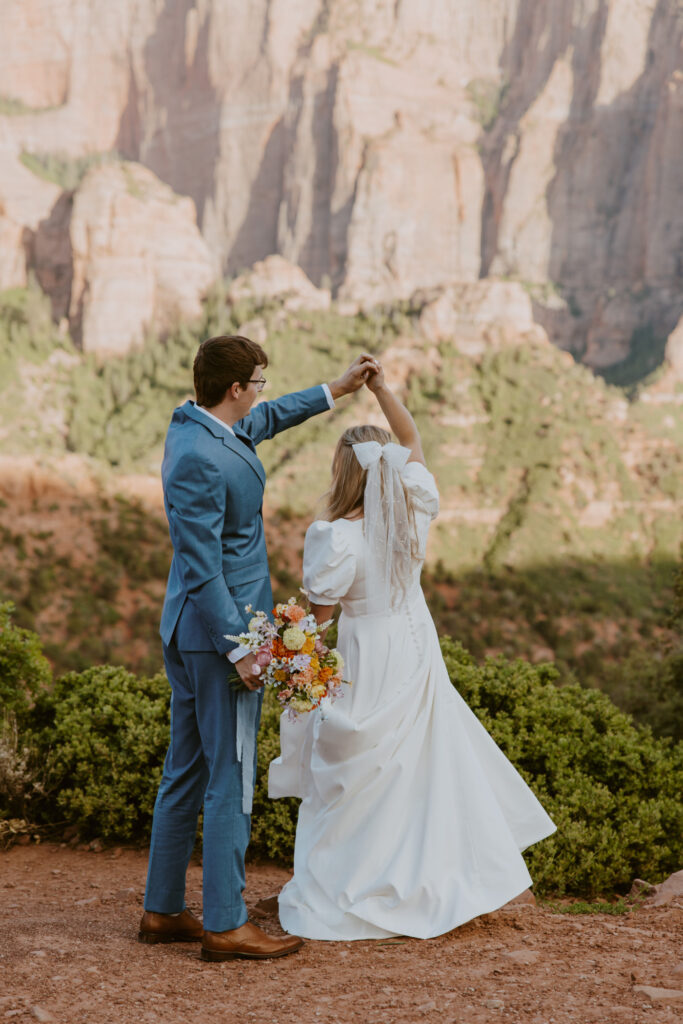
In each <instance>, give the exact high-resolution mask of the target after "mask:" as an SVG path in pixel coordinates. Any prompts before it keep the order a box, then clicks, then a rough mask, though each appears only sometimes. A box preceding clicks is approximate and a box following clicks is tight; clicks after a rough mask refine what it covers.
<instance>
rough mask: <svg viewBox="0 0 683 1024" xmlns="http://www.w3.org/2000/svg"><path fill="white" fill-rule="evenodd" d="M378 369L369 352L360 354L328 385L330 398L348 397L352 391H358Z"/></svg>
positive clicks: (378, 366)
mask: <svg viewBox="0 0 683 1024" xmlns="http://www.w3.org/2000/svg"><path fill="white" fill-rule="evenodd" d="M379 369H380V365H379V363H378V362H377V360H376V359H375V357H374V356H373V355H370V353H369V352H361V354H360V355H359V356H358V357H357V358H356V359H354V361H353V362H352V363H351V365H350V366H349V368H348V370H346V371H345V372H344V373H343V374H342V375H341V377H338V378H337V379H336V380H334V381H332V382H331V383H330V384H329V388H330V391H331V393H332V397H333V398H335V399H336V398H341V396H342V395H350V394H352V393H353V392H354V391H358V389H359V388H360V387H362V386H363V384H365V383H366V381H367V380H368V378H369V377H371V376H372V375H373V374H376V373H377V371H378V370H379Z"/></svg>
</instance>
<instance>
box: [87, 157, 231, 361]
mask: <svg viewBox="0 0 683 1024" xmlns="http://www.w3.org/2000/svg"><path fill="white" fill-rule="evenodd" d="M69 234H70V241H71V247H72V251H73V283H72V287H71V297H70V306H69V315H70V320H71V323H72V325H73V328H74V331H75V334H76V337H77V338H78V337H81V338H82V341H83V347H84V348H85V349H96V350H97V352H98V353H100V354H110V355H111V354H117V353H120V352H122V351H126V349H128V348H129V347H130V345H131V344H134V343H135V342H140V341H142V340H143V338H144V334H145V331H146V330H147V329H148V328H149V327H150V326H151V325H154V326H155V327H157V328H162V329H163V328H164V327H165V326H167V325H168V324H169V323H171V322H173V320H174V319H176V318H177V317H188V318H190V319H191V318H193V317H196V316H198V315H199V313H200V310H201V302H200V300H201V298H202V296H203V294H204V293H205V292H206V290H207V288H208V287H209V285H210V284H211V282H212V281H213V279H214V268H213V265H212V261H211V255H210V253H209V250H208V248H207V245H206V242H205V241H204V240H203V238H202V237H201V235H200V234H199V231H198V229H197V227H196V223H195V211H194V204H193V202H192V200H191V199H187V198H183V199H181V198H179V197H178V196H176V195H175V194H174V193H173V192H172V191H171V189H170V188H169V187H168V186H167V185H164V184H162V182H160V181H159V180H158V178H156V177H155V175H153V174H152V173H151V171H148V170H147V169H146V168H144V167H140V166H139V165H137V164H111V165H105V166H102V167H99V168H96V169H94V170H92V171H90V172H89V173H88V175H87V176H86V178H85V180H84V182H83V184H82V186H81V187H80V188H79V190H78V192H77V193H76V196H75V200H74V205H73V212H72V214H71V221H70V228H69Z"/></svg>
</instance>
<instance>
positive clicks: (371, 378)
mask: <svg viewBox="0 0 683 1024" xmlns="http://www.w3.org/2000/svg"><path fill="white" fill-rule="evenodd" d="M377 367H378V369H377V370H375V371H374V372H373V373H369V374H368V376H367V379H366V381H365V383H366V385H367V387H368V388H369V389H370V391H379V390H380V388H383V387H384V368H383V366H382V364H381V363H380V362H378V363H377Z"/></svg>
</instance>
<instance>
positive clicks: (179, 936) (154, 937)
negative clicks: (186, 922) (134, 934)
mask: <svg viewBox="0 0 683 1024" xmlns="http://www.w3.org/2000/svg"><path fill="white" fill-rule="evenodd" d="M201 941H202V937H201V935H187V934H186V933H185V932H168V933H167V934H163V933H157V932H138V942H144V943H146V945H148V946H155V945H156V944H157V943H159V942H164V943H166V942H201Z"/></svg>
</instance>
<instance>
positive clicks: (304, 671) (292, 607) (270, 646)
mask: <svg viewBox="0 0 683 1024" xmlns="http://www.w3.org/2000/svg"><path fill="white" fill-rule="evenodd" d="M245 611H247V612H248V613H249V614H250V615H251V619H250V621H249V631H248V632H247V633H240V634H239V636H229V635H226V639H227V640H235V641H236V642H237V643H238V644H239V646H240V647H241V648H242V649H244V650H247V651H251V652H253V653H254V654H256V663H257V664H258V665H259V666H260V668H261V672H262V673H263V676H264V682H265V684H266V685H267V686H272V687H273V689H274V690H275V691H276V694H277V699H278V701H279V702H280V704H281V705H282V707H283V708H285V709H286V710H287V712H288V714H289V715H290V716H291V717H296V715H298V714H303V713H305V712H307V711H312V710H313V709H314V708H317V707H319V706H320V702H321V701H322V700H325V699H327V700H329V701H333V700H336V698H337V697H340V696H341V695H342V689H341V684H342V683H348V680H346V679H342V672H343V670H344V660H343V658H342V656H341V654H340V653H339V651H338V650H336V649H335V648H332V649H330V648H329V647H326V646H325V644H324V643H323V641H322V634H323V633H324V632H325V630H326V629H327V627H328V626H329V625H330V623H329V622H323V623H321V624H320V625H318V623H317V622H316V620H315V616H314V615H311V614H309V613H307V612H306V611H305V609H304V608H302V607H301V605H300V604H297V602H296V599H295V598H293V597H290V599H289V601H287V602H286V603H285V604H277V605H275V607H274V608H273V616H274V621H273V622H270V620H269V619H268V617H267V615H266V613H265V612H263V611H257V612H255V611H254V609H253V608H252V606H251V605H250V604H248V605H247V606H246V608H245ZM330 621H331V620H330Z"/></svg>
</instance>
